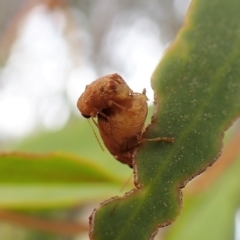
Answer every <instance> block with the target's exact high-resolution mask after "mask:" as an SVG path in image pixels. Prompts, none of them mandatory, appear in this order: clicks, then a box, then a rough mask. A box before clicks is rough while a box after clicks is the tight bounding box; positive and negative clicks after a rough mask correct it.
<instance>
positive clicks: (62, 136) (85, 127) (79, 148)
mask: <svg viewBox="0 0 240 240" xmlns="http://www.w3.org/2000/svg"><path fill="white" fill-rule="evenodd" d="M79 114H80V113H79ZM96 134H98V129H96ZM98 136H99V134H98ZM99 140H100V141H101V138H100V137H99ZM4 149H7V150H18V151H24V152H34V153H44V152H49V151H50V152H52V151H61V152H68V153H71V154H74V155H78V156H80V157H83V158H86V159H89V162H92V163H93V164H97V165H99V166H100V165H101V166H103V167H104V169H106V170H107V171H109V172H110V173H111V174H112V175H115V176H116V177H118V178H122V179H124V181H126V180H127V179H128V178H129V176H130V175H131V174H132V170H131V169H130V168H129V167H128V166H125V165H123V164H121V163H119V162H118V161H116V160H115V159H114V157H113V156H112V155H111V154H110V153H109V152H108V151H107V150H106V149H105V151H102V149H101V147H100V146H99V144H98V142H97V140H96V138H95V136H94V134H93V132H92V129H91V127H90V126H89V124H88V121H87V120H85V119H80V118H72V119H71V120H70V121H69V123H68V124H67V125H66V126H65V127H64V128H63V129H61V130H59V131H55V132H46V133H44V132H43V133H40V134H37V135H35V136H30V137H28V138H26V139H25V140H24V141H23V142H21V143H20V144H19V145H16V146H11V147H8V148H7V147H5V148H4Z"/></svg>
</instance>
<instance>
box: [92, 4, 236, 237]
mask: <svg viewBox="0 0 240 240" xmlns="http://www.w3.org/2000/svg"><path fill="white" fill-rule="evenodd" d="M239 9H240V1H238V0H230V1H225V0H211V1H208V0H195V1H192V4H191V6H190V10H189V12H188V14H187V17H186V20H185V24H184V26H183V27H182V29H181V31H180V32H179V34H178V36H177V38H176V40H175V41H174V43H173V44H172V46H171V47H170V48H169V49H168V51H167V53H166V55H165V56H164V58H163V60H162V61H161V63H160V64H159V66H158V67H157V69H156V71H155V72H154V74H153V78H152V85H153V88H154V90H155V94H156V100H157V102H160V103H161V105H159V106H156V108H157V113H156V116H155V119H154V121H153V124H152V125H151V126H150V127H149V128H148V130H147V132H146V134H145V136H144V137H146V138H154V137H159V136H160V137H174V138H175V142H174V143H173V144H171V143H166V142H161V143H159V142H155V143H153V142H149V143H145V144H142V146H141V147H140V149H139V151H138V153H137V155H136V159H135V161H136V166H135V172H136V187H137V188H139V189H135V190H134V191H132V192H130V193H127V194H126V195H125V196H124V197H123V198H118V199H114V200H113V201H108V202H106V203H105V204H104V205H102V206H101V207H100V208H99V209H98V210H97V211H94V214H93V215H92V225H91V238H92V239H95V240H97V239H104V240H107V239H117V240H120V239H124V240H126V239H129V240H130V239H138V240H141V239H143V240H145V239H150V238H151V237H154V235H155V233H156V231H157V229H158V227H159V226H164V225H167V224H169V223H171V222H172V221H173V220H174V219H175V218H176V217H177V215H178V214H179V212H180V208H181V190H180V188H182V187H184V186H185V184H186V183H187V182H188V181H189V180H190V179H191V178H193V177H194V176H196V175H197V174H199V173H200V172H202V171H203V170H204V169H206V167H207V166H209V165H211V164H212V163H213V162H214V161H215V160H216V159H217V158H218V156H219V152H220V150H221V146H222V138H223V133H224V131H225V130H226V129H227V128H228V127H229V125H230V124H231V123H232V122H233V121H234V119H236V118H237V117H238V116H239V115H240V97H239V96H240V68H239V64H240V63H239V59H240V31H239V30H240V21H239Z"/></svg>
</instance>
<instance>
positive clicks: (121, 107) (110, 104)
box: [108, 100, 127, 110]
mask: <svg viewBox="0 0 240 240" xmlns="http://www.w3.org/2000/svg"><path fill="white" fill-rule="evenodd" d="M112 105H114V106H116V107H118V108H119V109H121V110H127V108H125V107H123V106H122V105H120V104H118V103H116V102H114V101H112V100H109V101H108V106H109V107H112Z"/></svg>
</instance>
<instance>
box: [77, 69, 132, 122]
mask: <svg viewBox="0 0 240 240" xmlns="http://www.w3.org/2000/svg"><path fill="white" fill-rule="evenodd" d="M131 93H133V91H132V90H131V89H130V88H129V87H128V85H127V84H126V82H125V81H124V80H123V79H122V77H121V76H119V75H118V74H117V73H114V74H109V75H106V76H104V77H101V78H98V79H97V80H95V81H94V82H92V83H91V84H90V85H87V86H86V89H85V91H84V92H83V93H82V95H81V96H80V98H79V99H78V102H77V107H78V109H79V111H80V112H81V114H82V115H83V117H85V118H90V117H96V115H97V113H98V112H101V111H102V110H103V109H106V108H108V107H109V105H111V102H110V101H113V102H116V103H119V104H121V102H122V101H125V99H126V98H127V97H128V96H129V95H130V94H131Z"/></svg>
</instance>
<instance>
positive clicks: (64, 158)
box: [0, 153, 125, 208]
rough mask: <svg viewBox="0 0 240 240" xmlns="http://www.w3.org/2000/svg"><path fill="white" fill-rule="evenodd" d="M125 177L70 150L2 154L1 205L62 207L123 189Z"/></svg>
mask: <svg viewBox="0 0 240 240" xmlns="http://www.w3.org/2000/svg"><path fill="white" fill-rule="evenodd" d="M124 181H125V179H124V178H123V179H121V178H118V177H116V176H115V175H114V174H111V173H109V172H108V171H106V170H104V169H103V168H102V167H100V166H98V165H96V164H93V163H92V162H89V161H87V160H85V159H81V158H77V157H73V156H70V155H67V154H61V153H51V154H26V153H25V154H24V153H1V154H0V207H1V208H38V207H41V208H43V207H61V206H63V205H64V206H66V205H72V204H80V203H86V202H87V201H90V200H91V199H92V200H96V199H103V197H105V196H110V194H111V193H113V194H116V193H119V191H120V189H121V186H122V184H123V183H124Z"/></svg>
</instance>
